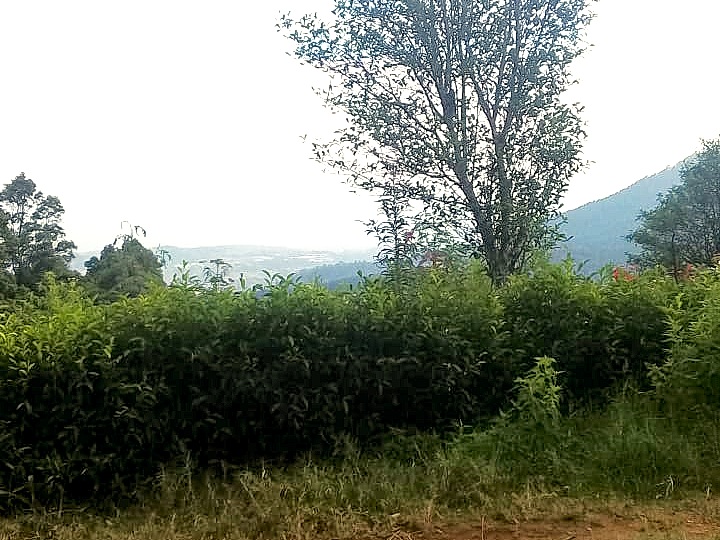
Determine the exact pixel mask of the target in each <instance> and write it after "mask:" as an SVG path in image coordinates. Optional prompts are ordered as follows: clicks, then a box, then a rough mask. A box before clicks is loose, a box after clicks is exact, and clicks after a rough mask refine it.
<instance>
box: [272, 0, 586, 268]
mask: <svg viewBox="0 0 720 540" xmlns="http://www.w3.org/2000/svg"><path fill="white" fill-rule="evenodd" d="M590 1H592V0H335V9H334V10H333V14H334V18H333V19H332V20H330V21H324V20H321V19H320V18H319V17H318V16H317V15H314V16H311V15H306V16H304V17H302V18H300V19H298V20H294V19H292V18H291V17H290V16H289V15H288V16H285V17H283V19H282V22H281V27H282V28H284V29H285V31H286V32H287V35H288V36H289V37H290V39H292V40H293V41H294V42H295V45H296V48H295V55H296V56H297V58H298V59H300V60H301V61H303V62H307V63H308V64H310V65H313V66H315V67H316V68H319V69H321V70H323V71H325V72H327V73H328V74H329V75H330V84H329V86H328V87H327V88H326V89H323V90H320V91H319V93H320V94H321V96H322V97H323V98H324V100H325V103H326V104H327V105H328V106H329V107H330V108H332V109H334V110H338V111H341V112H342V113H344V114H345V116H346V118H347V124H346V126H345V127H343V128H340V129H339V130H338V131H337V132H336V134H337V136H336V138H335V139H334V140H332V141H329V142H327V143H317V144H315V146H314V148H315V154H316V157H317V158H318V159H319V160H321V161H323V162H325V163H328V164H329V165H331V166H332V167H334V168H337V169H338V170H341V171H344V172H346V173H347V174H348V175H349V177H350V179H351V181H352V182H353V183H355V184H356V185H358V186H360V187H361V188H364V189H367V190H370V191H374V192H379V193H382V194H387V193H389V192H390V191H391V190H393V189H395V186H396V185H400V186H402V187H403V190H404V194H403V196H405V197H407V199H408V200H410V201H418V202H419V203H420V204H419V206H420V208H421V210H420V213H421V214H422V215H423V216H431V218H432V220H433V221H434V222H439V223H442V227H443V228H444V229H445V231H446V232H447V233H448V236H450V237H452V238H453V239H454V242H462V243H465V244H466V245H468V247H469V248H470V250H471V251H473V252H475V253H476V254H477V255H478V256H480V257H482V258H484V259H485V261H486V263H487V266H488V270H489V273H490V275H491V276H492V277H493V279H494V280H496V281H503V280H504V279H505V277H506V276H507V275H508V274H509V273H511V272H513V271H515V270H518V269H520V268H522V267H523V265H524V264H525V262H526V261H527V259H528V257H529V254H530V253H532V251H533V250H534V249H535V248H536V247H537V246H538V245H543V246H544V244H545V240H546V239H547V237H548V236H549V235H551V234H552V232H553V230H554V228H553V226H552V225H551V224H549V220H550V218H552V217H553V216H555V215H556V214H557V212H558V208H559V202H560V197H561V196H562V194H563V192H564V190H565V188H566V186H567V183H568V181H569V178H570V177H571V176H572V175H573V174H574V173H575V172H576V171H578V170H579V168H580V167H581V164H582V160H581V159H580V149H581V142H582V140H583V137H584V132H583V127H582V123H581V121H580V118H579V111H580V107H579V106H577V105H567V104H565V103H563V102H562V101H561V95H562V93H563V92H564V91H565V89H566V88H567V87H568V85H570V84H571V82H572V80H571V78H570V75H569V65H570V63H571V62H572V60H573V59H574V58H575V57H577V56H578V55H579V54H580V53H581V52H582V49H583V47H582V43H581V38H582V33H583V31H584V28H585V27H586V25H587V24H588V22H589V20H590V15H589V14H588V13H587V11H586V4H588V3H589V2H590ZM398 180H400V182H399V184H398ZM420 220H421V221H424V219H423V218H421V219H420Z"/></svg>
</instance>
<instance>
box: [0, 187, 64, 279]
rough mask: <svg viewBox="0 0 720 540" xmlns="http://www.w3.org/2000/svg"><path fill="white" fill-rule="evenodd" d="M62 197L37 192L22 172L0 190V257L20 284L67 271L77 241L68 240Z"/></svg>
mask: <svg viewBox="0 0 720 540" xmlns="http://www.w3.org/2000/svg"><path fill="white" fill-rule="evenodd" d="M64 213H65V210H64V208H63V207H62V204H60V200H59V199H58V198H57V197H54V196H52V195H44V194H43V193H42V192H41V191H38V189H37V186H36V185H35V182H33V181H32V180H31V179H30V178H27V177H26V176H25V173H20V174H19V175H18V176H16V177H15V179H14V180H13V181H12V182H10V183H9V184H7V185H6V186H5V188H4V189H3V190H2V191H1V192H0V236H1V237H2V242H3V245H2V252H1V253H0V257H2V260H3V262H4V264H5V267H6V268H7V269H8V270H9V271H10V272H11V273H12V274H13V275H14V278H15V281H16V283H17V284H18V285H26V286H29V285H34V284H36V283H38V282H39V281H40V279H41V278H42V275H43V274H44V273H45V272H48V271H52V272H54V273H56V274H58V275H63V274H66V273H68V268H67V265H68V263H69V262H70V260H71V259H72V257H73V249H75V244H74V243H73V242H71V241H69V240H66V239H65V231H64V230H63V228H62V227H61V226H60V220H61V218H62V216H63V214H64Z"/></svg>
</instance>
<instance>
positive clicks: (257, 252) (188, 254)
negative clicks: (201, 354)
mask: <svg viewBox="0 0 720 540" xmlns="http://www.w3.org/2000/svg"><path fill="white" fill-rule="evenodd" d="M160 249H162V250H165V251H167V252H168V253H169V254H170V256H171V259H170V262H169V263H168V265H167V268H166V269H165V280H166V281H168V282H169V281H170V280H172V277H173V275H175V274H176V273H177V271H178V267H179V266H181V265H182V262H183V261H187V263H188V269H189V270H190V274H191V275H195V276H202V274H203V269H204V268H205V267H210V268H214V265H213V264H212V263H210V262H209V261H211V260H213V259H222V260H223V261H224V262H226V263H228V264H230V265H231V267H230V269H229V270H228V272H227V275H228V276H229V277H230V278H232V279H234V280H236V281H237V280H238V279H239V278H240V276H241V275H242V276H243V277H244V278H245V281H246V283H247V284H248V285H253V284H256V283H263V282H264V281H265V274H264V273H263V270H267V271H268V272H270V274H271V275H272V274H276V273H277V274H281V275H283V276H285V275H287V274H290V273H297V272H298V271H300V270H303V269H307V268H314V267H320V266H321V265H331V264H335V263H340V262H345V261H356V260H367V259H372V257H373V252H371V251H367V250H365V251H363V250H355V251H349V250H348V251H320V250H317V251H311V250H301V249H291V248H284V247H272V246H248V245H235V246H204V247H194V248H183V247H176V246H160ZM98 255H99V253H97V252H84V253H77V254H76V257H75V259H73V261H72V265H71V266H72V267H73V268H74V269H76V270H78V271H80V272H84V270H85V268H84V266H83V265H84V262H85V261H86V260H88V259H89V258H90V257H92V256H98ZM203 261H205V262H203Z"/></svg>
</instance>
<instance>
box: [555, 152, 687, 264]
mask: <svg viewBox="0 0 720 540" xmlns="http://www.w3.org/2000/svg"><path fill="white" fill-rule="evenodd" d="M680 166H681V164H677V165H675V166H674V167H669V168H667V169H665V170H664V171H662V172H659V173H657V174H654V175H652V176H648V177H646V178H643V179H642V180H639V181H637V182H635V183H634V184H632V185H631V186H629V187H627V188H625V189H623V190H622V191H619V192H617V193H615V194H613V195H610V196H609V197H606V198H605V199H601V200H598V201H593V202H591V203H588V204H586V205H583V206H581V207H580V208H576V209H575V210H570V211H569V212H567V214H565V217H566V219H567V222H566V223H565V224H564V226H563V227H562V231H563V233H564V234H565V235H566V236H567V237H568V238H570V239H569V240H568V241H567V242H565V243H563V244H562V245H561V246H559V247H558V249H557V250H556V252H555V258H563V257H564V256H565V255H566V254H567V253H568V252H569V253H570V254H571V255H572V257H573V258H574V259H575V261H576V262H582V261H588V262H587V263H586V266H585V271H587V272H594V271H596V270H599V269H600V268H602V267H603V266H604V265H606V264H607V263H613V264H622V263H624V262H625V261H626V260H627V256H626V253H627V252H633V251H635V250H636V248H635V247H634V246H633V245H632V244H631V243H630V242H628V241H627V240H626V239H625V236H626V235H628V234H629V233H630V232H632V231H634V230H635V229H636V228H637V226H638V223H637V217H638V215H639V214H640V212H641V211H643V210H651V209H652V208H654V207H655V206H657V202H658V201H657V197H658V194H659V193H664V192H666V191H667V190H668V189H670V188H671V187H673V186H675V185H677V184H679V183H680V182H681V179H680Z"/></svg>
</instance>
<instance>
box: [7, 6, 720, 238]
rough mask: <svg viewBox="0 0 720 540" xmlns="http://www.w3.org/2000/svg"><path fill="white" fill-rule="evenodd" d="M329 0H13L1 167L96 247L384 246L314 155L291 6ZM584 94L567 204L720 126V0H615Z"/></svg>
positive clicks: (579, 90) (610, 186)
mask: <svg viewBox="0 0 720 540" xmlns="http://www.w3.org/2000/svg"><path fill="white" fill-rule="evenodd" d="M331 5H332V3H331V2H330V1H329V0H273V1H272V2H271V1H266V2H247V1H245V2H241V1H237V0H234V1H230V0H213V1H209V2H189V1H178V0H175V1H169V0H153V1H150V2H149V1H143V2H141V1H138V0H130V1H125V2H122V3H110V2H98V1H97V0H94V1H91V0H84V1H79V0H67V1H64V2H57V1H52V0H37V1H30V0H28V1H23V2H4V3H2V5H0V50H2V51H3V53H2V54H0V74H1V75H2V86H1V88H2V90H1V91H0V129H1V130H0V181H1V182H2V183H3V184H4V183H7V182H10V181H11V180H12V179H13V178H14V177H15V176H16V175H17V174H19V173H20V172H21V171H24V172H25V173H26V175H27V176H29V177H30V178H32V179H33V180H35V182H36V183H37V184H38V186H39V188H40V189H41V190H43V191H44V192H45V193H48V194H53V195H57V196H58V197H59V198H60V200H61V201H62V203H63V205H64V207H65V210H66V213H65V219H64V226H65V229H66V232H67V235H68V237H69V238H70V239H72V240H74V241H75V242H76V243H77V245H78V248H79V250H80V251H85V250H91V249H97V248H99V247H102V246H103V245H104V244H107V243H108V242H111V241H112V240H113V238H114V237H115V235H117V234H118V233H119V232H120V222H121V221H123V220H127V221H130V222H131V223H132V224H135V225H142V226H143V227H144V228H146V229H147V230H148V233H149V236H148V239H147V241H146V245H148V246H149V247H154V246H156V245H158V244H164V245H178V246H200V245H206V246H207V245H221V244H263V245H280V246H288V247H302V248H315V249H341V248H366V247H370V246H372V245H374V243H375V241H374V239H373V238H372V237H367V236H366V234H365V228H364V226H363V225H362V224H361V223H360V221H363V220H367V219H369V218H371V217H374V215H375V212H376V210H375V205H374V204H373V202H372V200H371V198H369V197H368V196H365V195H358V194H353V193H351V192H350V190H349V188H348V186H347V185H345V184H343V183H342V182H341V181H340V179H339V178H338V177H337V176H336V175H335V174H333V173H330V172H328V173H324V172H323V171H322V167H321V166H320V165H318V164H317V163H315V162H314V161H312V160H311V149H310V145H309V142H303V140H302V138H301V137H302V136H307V140H308V141H310V140H313V139H317V138H323V137H328V136H330V135H331V133H332V129H333V125H334V124H335V121H336V120H335V118H334V117H333V116H332V115H331V114H329V113H328V111H327V110H325V109H324V108H323V106H322V103H321V102H320V100H319V99H318V98H317V97H316V96H315V95H314V93H313V91H312V85H313V84H321V83H322V77H321V75H319V74H317V73H315V72H314V71H313V70H312V68H309V67H306V66H301V65H299V63H298V62H297V61H295V60H293V59H292V58H290V57H289V56H287V54H286V52H288V51H289V50H290V46H291V44H290V42H289V41H287V40H285V39H284V38H283V37H282V36H281V35H279V34H278V33H277V32H276V30H275V23H276V22H277V20H278V15H279V13H280V12H286V11H292V12H293V13H297V14H301V13H304V12H308V11H323V10H328V9H329V8H330V6H331ZM595 11H596V13H597V18H596V20H595V21H594V22H593V24H592V25H591V28H590V33H589V36H588V38H589V41H590V42H591V43H593V44H594V46H593V47H592V49H591V50H590V51H589V52H588V53H587V54H586V56H585V57H584V58H583V59H581V60H579V61H578V62H577V63H576V66H575V69H574V72H575V74H576V77H577V78H578V80H579V83H578V84H577V85H576V86H575V87H574V88H573V89H572V91H571V93H570V94H569V96H568V99H572V100H574V101H579V102H581V103H582V104H584V105H585V114H584V118H585V120H586V121H587V123H588V127H587V132H588V140H587V143H586V146H585V156H586V158H587V159H588V160H589V161H592V162H593V163H592V164H591V165H590V166H589V167H588V169H587V171H586V172H585V173H583V174H582V175H579V176H578V177H576V178H575V179H574V180H573V181H572V183H571V186H570V189H569V191H568V193H567V196H566V198H565V205H566V208H567V209H569V208H573V207H575V206H578V205H580V204H583V203H585V202H588V201H591V200H594V199H597V198H601V197H604V196H607V195H609V194H611V193H614V192H615V191H618V190H619V189H621V188H623V187H625V186H627V185H629V184H630V183H632V182H634V181H636V180H638V179H640V178H641V177H643V176H646V175H649V174H652V173H654V172H657V171H659V170H661V169H663V168H664V167H666V166H667V165H670V164H674V163H675V162H677V161H679V160H680V159H682V158H684V157H686V156H687V155H689V154H691V153H692V152H694V151H695V150H697V149H699V147H700V139H701V138H715V137H717V136H718V135H720V107H718V106H717V103H716V96H717V92H718V88H717V85H718V83H719V82H720V81H719V80H718V77H719V75H718V73H719V72H718V70H717V59H716V53H717V37H716V28H715V26H716V24H717V21H718V20H719V19H720V6H719V5H718V4H716V3H715V2H709V1H707V0H686V1H685V2H683V3H682V5H680V4H679V3H677V2H671V1H667V0H665V1H657V0H632V1H628V0H600V1H599V2H598V3H597V4H596V8H595Z"/></svg>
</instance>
